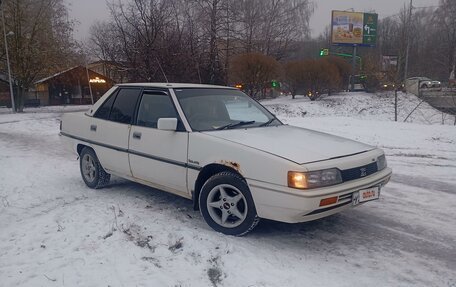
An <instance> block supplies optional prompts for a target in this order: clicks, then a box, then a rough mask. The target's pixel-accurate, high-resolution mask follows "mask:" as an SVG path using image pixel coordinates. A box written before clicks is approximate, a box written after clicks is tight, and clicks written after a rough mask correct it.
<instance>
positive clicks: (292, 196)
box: [247, 168, 392, 223]
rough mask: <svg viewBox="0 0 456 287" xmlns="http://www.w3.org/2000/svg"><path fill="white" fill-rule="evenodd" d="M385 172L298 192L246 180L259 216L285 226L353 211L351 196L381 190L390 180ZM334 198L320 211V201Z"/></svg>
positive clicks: (389, 174)
mask: <svg viewBox="0 0 456 287" xmlns="http://www.w3.org/2000/svg"><path fill="white" fill-rule="evenodd" d="M391 173H392V170H391V168H385V169H383V170H381V171H379V172H377V173H374V174H372V175H370V176H366V177H364V178H361V179H358V180H353V181H349V182H345V183H342V184H338V185H334V186H328V187H323V188H316V189H311V190H298V189H293V188H289V187H286V186H279V185H274V184H270V183H265V182H261V181H256V180H252V179H247V183H248V184H249V187H250V191H251V193H252V197H253V200H254V202H255V207H256V209H257V213H258V216H259V217H261V218H266V219H271V220H277V221H282V222H288V223H297V222H305V221H311V220H315V219H319V218H322V217H326V216H329V215H332V214H335V213H338V212H340V211H342V210H345V209H347V208H350V207H352V204H351V203H352V195H353V192H356V191H358V190H360V189H364V188H368V187H372V186H382V187H383V186H384V185H385V184H386V183H388V181H389V179H390V177H391ZM333 196H337V197H338V200H337V202H336V203H334V204H331V205H327V206H323V207H320V201H321V200H322V199H325V198H328V197H333Z"/></svg>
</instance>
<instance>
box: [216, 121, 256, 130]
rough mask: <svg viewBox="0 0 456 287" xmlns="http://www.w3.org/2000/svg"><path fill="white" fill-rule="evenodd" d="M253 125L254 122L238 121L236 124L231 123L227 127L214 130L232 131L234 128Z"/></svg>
mask: <svg viewBox="0 0 456 287" xmlns="http://www.w3.org/2000/svg"><path fill="white" fill-rule="evenodd" d="M253 123H255V121H240V122H238V123H231V124H227V125H224V126H221V127H218V128H216V130H226V129H232V128H235V127H240V126H245V125H250V124H253Z"/></svg>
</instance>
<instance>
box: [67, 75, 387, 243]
mask: <svg viewBox="0 0 456 287" xmlns="http://www.w3.org/2000/svg"><path fill="white" fill-rule="evenodd" d="M61 135H62V136H64V138H65V139H66V140H67V141H68V143H69V145H70V146H71V148H72V149H73V151H74V152H75V153H77V154H78V156H79V158H80V163H79V165H80V172H81V175H82V179H83V180H84V182H85V183H86V185H87V186H88V187H90V188H100V187H103V186H105V185H106V184H107V183H108V182H109V180H110V175H111V174H115V175H117V176H120V177H123V178H126V179H129V180H132V181H135V182H138V183H141V184H145V185H148V186H152V187H155V188H158V189H161V190H164V191H167V192H171V193H174V194H176V195H179V196H183V197H185V198H188V199H192V200H193V204H194V207H195V208H199V209H200V211H201V214H202V216H203V218H204V219H205V220H206V222H207V223H208V225H209V226H211V227H212V228H213V229H214V230H216V231H219V232H222V233H224V234H229V235H243V234H246V233H247V232H249V231H251V230H252V229H253V228H254V227H255V226H256V224H257V223H258V221H259V219H260V218H267V219H272V220H278V221H283V222H290V223H295V222H304V221H310V220H315V219H318V218H322V217H325V216H329V215H332V214H334V213H337V212H340V211H342V210H344V209H347V208H350V207H352V206H358V205H359V204H362V203H364V202H367V201H370V200H375V199H378V198H379V196H380V190H381V188H382V187H383V186H384V185H385V184H386V183H387V182H388V181H389V179H390V177H391V169H390V168H388V167H387V163H386V158H385V155H384V153H383V151H382V150H381V149H378V148H375V147H372V146H369V145H366V144H362V143H359V142H356V141H353V140H349V139H345V138H341V137H337V136H333V135H329V134H324V133H321V132H318V131H313V130H308V129H303V128H298V127H293V126H289V125H284V124H282V123H281V122H280V120H278V119H277V118H276V117H275V116H274V115H273V114H271V113H270V112H269V111H268V110H267V109H266V108H264V107H263V106H262V105H260V104H259V103H258V102H256V101H254V100H252V99H251V98H250V97H248V96H247V95H245V94H244V93H242V92H241V91H239V90H238V89H235V88H230V87H220V86H209V85H193V84H166V83H165V84H122V85H118V86H115V87H114V88H112V89H111V90H109V91H108V92H107V93H106V94H105V95H104V96H103V97H102V98H101V99H100V100H99V101H98V102H96V103H95V105H94V106H93V107H92V108H90V110H89V111H88V112H86V113H71V114H65V115H64V116H63V118H62V122H61Z"/></svg>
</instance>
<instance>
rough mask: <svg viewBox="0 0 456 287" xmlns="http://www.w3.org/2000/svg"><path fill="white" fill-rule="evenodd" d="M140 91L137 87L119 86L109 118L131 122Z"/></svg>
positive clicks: (119, 121)
mask: <svg viewBox="0 0 456 287" xmlns="http://www.w3.org/2000/svg"><path fill="white" fill-rule="evenodd" d="M140 92H141V90H140V89H139V88H121V89H120V91H119V93H118V94H117V97H116V100H115V101H114V104H113V105H112V109H111V113H110V115H109V120H111V121H114V122H118V123H122V124H131V122H132V119H133V115H134V113H135V107H136V102H137V101H138V98H139V95H140Z"/></svg>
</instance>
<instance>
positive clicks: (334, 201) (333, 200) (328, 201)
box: [320, 196, 337, 206]
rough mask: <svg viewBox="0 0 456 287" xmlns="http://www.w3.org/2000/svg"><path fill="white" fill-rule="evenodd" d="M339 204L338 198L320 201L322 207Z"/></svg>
mask: <svg viewBox="0 0 456 287" xmlns="http://www.w3.org/2000/svg"><path fill="white" fill-rule="evenodd" d="M336 202H337V196H334V197H328V198H324V199H322V200H321V201H320V206H326V205H331V204H334V203H336Z"/></svg>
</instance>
